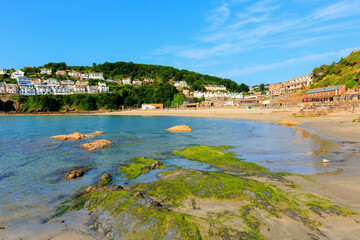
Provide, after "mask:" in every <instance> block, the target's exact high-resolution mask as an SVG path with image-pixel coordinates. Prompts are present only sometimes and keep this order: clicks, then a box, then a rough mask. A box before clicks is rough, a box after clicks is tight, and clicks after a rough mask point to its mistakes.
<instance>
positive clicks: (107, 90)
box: [98, 82, 110, 93]
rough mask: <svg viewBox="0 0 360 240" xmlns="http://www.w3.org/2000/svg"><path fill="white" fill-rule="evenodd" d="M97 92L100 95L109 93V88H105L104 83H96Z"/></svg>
mask: <svg viewBox="0 0 360 240" xmlns="http://www.w3.org/2000/svg"><path fill="white" fill-rule="evenodd" d="M98 90H99V92H100V93H106V92H110V90H109V87H108V86H106V83H102V82H98Z"/></svg>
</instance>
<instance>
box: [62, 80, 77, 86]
mask: <svg viewBox="0 0 360 240" xmlns="http://www.w3.org/2000/svg"><path fill="white" fill-rule="evenodd" d="M60 85H61V86H67V85H74V81H72V80H62V81H60Z"/></svg>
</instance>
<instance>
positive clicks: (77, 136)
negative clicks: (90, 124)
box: [50, 132, 94, 141]
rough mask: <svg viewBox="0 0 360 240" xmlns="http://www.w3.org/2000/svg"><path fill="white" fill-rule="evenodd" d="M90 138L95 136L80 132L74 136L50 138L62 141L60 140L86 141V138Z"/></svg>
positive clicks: (73, 134)
mask: <svg viewBox="0 0 360 240" xmlns="http://www.w3.org/2000/svg"><path fill="white" fill-rule="evenodd" d="M88 137H94V135H93V134H81V133H79V132H74V133H72V134H68V135H57V136H52V137H50V138H56V139H60V140H74V141H75V140H80V139H84V138H88Z"/></svg>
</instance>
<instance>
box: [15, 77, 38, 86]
mask: <svg viewBox="0 0 360 240" xmlns="http://www.w3.org/2000/svg"><path fill="white" fill-rule="evenodd" d="M16 82H17V85H18V86H32V85H33V84H34V83H33V81H32V79H31V78H28V77H17V78H16Z"/></svg>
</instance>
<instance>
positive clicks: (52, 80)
mask: <svg viewBox="0 0 360 240" xmlns="http://www.w3.org/2000/svg"><path fill="white" fill-rule="evenodd" d="M43 83H44V84H46V85H49V86H60V83H59V80H57V79H55V78H49V79H46V80H44V81H43Z"/></svg>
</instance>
